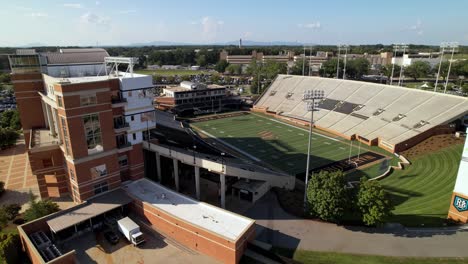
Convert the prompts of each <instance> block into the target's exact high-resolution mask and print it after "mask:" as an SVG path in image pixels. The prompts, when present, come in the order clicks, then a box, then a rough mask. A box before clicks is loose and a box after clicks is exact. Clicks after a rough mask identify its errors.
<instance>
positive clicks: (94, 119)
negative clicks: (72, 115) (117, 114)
mask: <svg viewBox="0 0 468 264" xmlns="http://www.w3.org/2000/svg"><path fill="white" fill-rule="evenodd" d="M83 126H84V130H85V136H86V144H87V145H88V154H93V153H96V152H100V151H102V150H103V148H102V139H101V126H100V123H99V116H98V115H97V114H92V115H86V116H83Z"/></svg>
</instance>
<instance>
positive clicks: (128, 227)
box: [117, 216, 145, 246]
mask: <svg viewBox="0 0 468 264" xmlns="http://www.w3.org/2000/svg"><path fill="white" fill-rule="evenodd" d="M117 225H118V227H119V231H120V232H121V233H122V234H123V235H124V236H125V237H126V238H127V240H128V241H130V243H132V244H133V246H137V245H139V244H141V243H143V242H145V238H144V237H143V233H141V231H140V227H139V226H138V225H137V224H136V223H135V222H133V220H132V219H130V218H129V217H128V216H127V217H124V218H122V219H120V220H119V221H117Z"/></svg>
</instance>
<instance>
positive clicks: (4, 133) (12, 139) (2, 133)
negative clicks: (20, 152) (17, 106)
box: [0, 127, 19, 148]
mask: <svg viewBox="0 0 468 264" xmlns="http://www.w3.org/2000/svg"><path fill="white" fill-rule="evenodd" d="M18 138H19V134H18V132H17V131H16V130H14V129H12V128H9V127H8V128H0V147H1V148H5V147H9V146H12V145H14V144H15V143H16V140H17V139H18Z"/></svg>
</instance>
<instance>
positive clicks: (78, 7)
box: [63, 3, 83, 9]
mask: <svg viewBox="0 0 468 264" xmlns="http://www.w3.org/2000/svg"><path fill="white" fill-rule="evenodd" d="M63 6H64V7H69V8H76V9H81V8H83V5H82V4H79V3H65V4H63Z"/></svg>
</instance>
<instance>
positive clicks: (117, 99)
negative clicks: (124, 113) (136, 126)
mask: <svg viewBox="0 0 468 264" xmlns="http://www.w3.org/2000/svg"><path fill="white" fill-rule="evenodd" d="M111 102H112V107H120V106H124V105H125V104H126V103H127V99H126V98H123V97H122V96H112V97H111Z"/></svg>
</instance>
